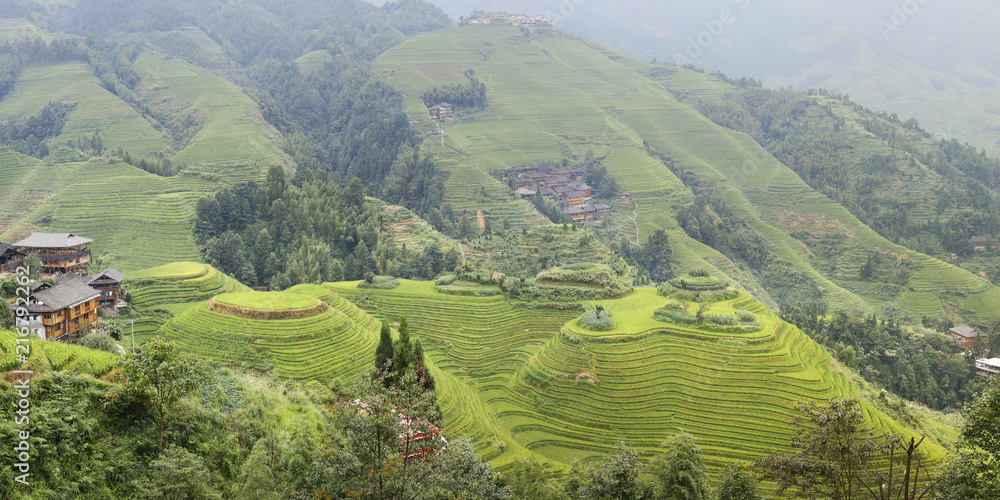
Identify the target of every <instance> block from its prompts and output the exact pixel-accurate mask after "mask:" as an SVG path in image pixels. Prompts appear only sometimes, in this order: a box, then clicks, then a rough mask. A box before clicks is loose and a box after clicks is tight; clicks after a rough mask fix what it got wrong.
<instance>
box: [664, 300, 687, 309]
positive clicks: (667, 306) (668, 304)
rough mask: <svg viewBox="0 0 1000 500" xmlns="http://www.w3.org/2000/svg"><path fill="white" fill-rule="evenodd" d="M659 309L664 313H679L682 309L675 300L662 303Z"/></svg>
mask: <svg viewBox="0 0 1000 500" xmlns="http://www.w3.org/2000/svg"><path fill="white" fill-rule="evenodd" d="M660 309H663V310H665V311H680V310H681V309H682V307H681V304H680V302H677V301H676V300H668V301H666V302H664V303H663V305H662V306H660Z"/></svg>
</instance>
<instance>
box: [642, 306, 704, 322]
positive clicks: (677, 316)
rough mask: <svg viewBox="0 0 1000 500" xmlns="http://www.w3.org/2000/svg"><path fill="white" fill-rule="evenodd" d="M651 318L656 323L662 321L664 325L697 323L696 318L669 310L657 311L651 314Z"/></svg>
mask: <svg viewBox="0 0 1000 500" xmlns="http://www.w3.org/2000/svg"><path fill="white" fill-rule="evenodd" d="M653 317H654V318H655V319H656V320H657V321H663V322H664V323H683V324H692V323H697V322H698V318H695V317H694V316H692V315H690V314H688V313H686V312H683V311H672V310H669V309H657V310H656V311H655V312H654V313H653Z"/></svg>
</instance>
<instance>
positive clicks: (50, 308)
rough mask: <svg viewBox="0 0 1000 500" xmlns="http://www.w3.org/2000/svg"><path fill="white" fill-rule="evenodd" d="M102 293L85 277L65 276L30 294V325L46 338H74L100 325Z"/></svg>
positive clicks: (28, 319)
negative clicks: (56, 282) (92, 286)
mask: <svg viewBox="0 0 1000 500" xmlns="http://www.w3.org/2000/svg"><path fill="white" fill-rule="evenodd" d="M99 297H100V293H98V292H97V291H96V290H94V289H93V288H91V287H90V286H89V285H87V284H86V283H85V282H84V279H82V278H70V279H65V280H63V281H62V282H61V283H59V284H57V285H55V286H51V287H44V288H42V289H40V290H38V291H35V292H34V293H32V294H31V296H30V297H28V305H27V310H28V318H27V324H23V325H22V324H21V323H19V326H26V327H28V328H30V329H31V330H32V331H34V332H35V333H36V334H37V335H38V336H39V337H41V338H44V339H56V340H72V339H77V338H80V337H82V336H84V335H87V334H88V333H90V332H91V331H93V330H94V329H95V328H97V308H98V298H99Z"/></svg>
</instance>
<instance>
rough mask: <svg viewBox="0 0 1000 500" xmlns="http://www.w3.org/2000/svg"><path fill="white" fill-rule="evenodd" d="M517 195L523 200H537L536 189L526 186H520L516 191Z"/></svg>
mask: <svg viewBox="0 0 1000 500" xmlns="http://www.w3.org/2000/svg"><path fill="white" fill-rule="evenodd" d="M516 193H517V195H518V196H520V197H521V199H522V200H528V201H535V190H534V189H528V188H526V187H523V188H520V189H518V190H517V191H516Z"/></svg>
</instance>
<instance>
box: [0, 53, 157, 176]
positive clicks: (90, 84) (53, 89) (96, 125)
mask: <svg viewBox="0 0 1000 500" xmlns="http://www.w3.org/2000/svg"><path fill="white" fill-rule="evenodd" d="M56 101H62V102H65V103H71V104H76V108H75V109H73V111H72V112H71V113H70V115H69V118H68V120H67V122H66V125H65V126H64V127H63V129H62V134H61V135H59V136H58V137H56V138H54V139H52V140H51V141H50V142H49V149H55V147H56V146H61V145H65V144H66V143H67V142H68V141H71V140H73V141H75V140H78V139H89V138H90V137H91V136H93V135H94V133H96V132H97V131H100V134H101V140H102V142H103V144H104V147H106V148H109V149H115V148H119V147H121V148H122V149H124V150H125V151H128V152H130V153H132V154H135V155H139V156H142V155H145V154H146V153H151V152H155V151H162V150H164V149H167V148H168V147H169V145H168V144H167V142H166V141H165V140H164V138H163V135H162V134H160V132H158V131H157V130H156V129H154V128H153V126H152V125H151V124H150V123H149V122H148V121H146V119H144V118H143V117H142V116H141V115H140V114H139V113H137V112H136V111H135V109H133V108H132V107H131V106H129V105H128V104H127V103H125V101H122V100H121V99H119V98H118V97H117V96H115V95H114V94H112V93H111V92H108V91H107V90H106V89H105V88H104V87H102V86H101V82H100V80H98V79H97V77H96V76H94V73H93V72H92V71H91V69H90V67H89V66H88V65H87V64H86V63H83V62H70V63H60V64H46V65H38V66H28V67H27V68H25V69H24V70H23V71H22V72H21V75H20V76H19V77H18V79H17V82H16V83H15V84H14V92H13V93H12V94H11V95H9V96H7V97H6V98H5V99H4V100H3V101H2V102H0V119H8V118H15V117H24V116H28V115H32V114H35V113H37V112H38V111H40V110H41V109H42V108H43V107H44V106H45V105H46V104H48V103H49V102H56Z"/></svg>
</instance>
